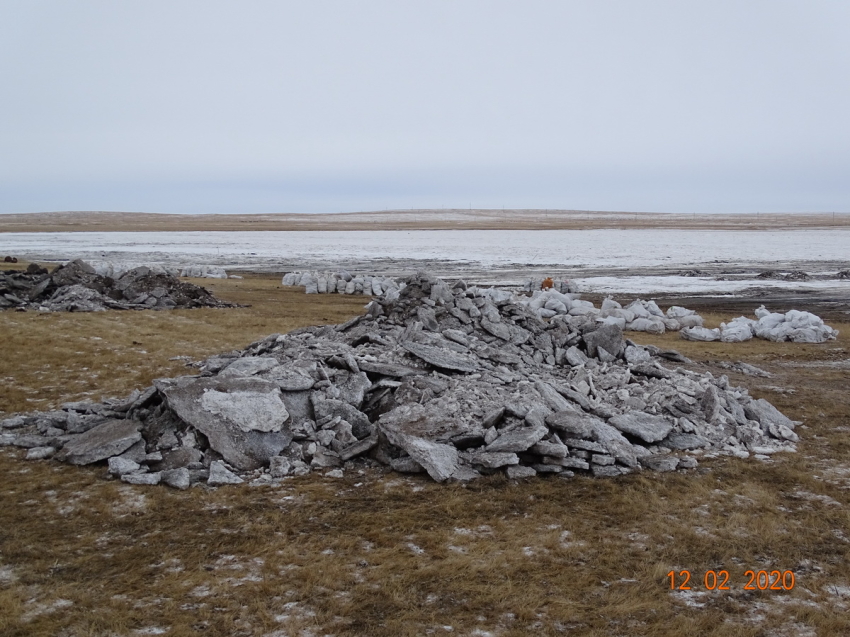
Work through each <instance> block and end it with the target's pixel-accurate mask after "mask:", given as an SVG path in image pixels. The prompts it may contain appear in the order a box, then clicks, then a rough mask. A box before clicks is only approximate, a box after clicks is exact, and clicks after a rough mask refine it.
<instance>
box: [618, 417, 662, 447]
mask: <svg viewBox="0 0 850 637" xmlns="http://www.w3.org/2000/svg"><path fill="white" fill-rule="evenodd" d="M608 424H610V425H613V426H614V427H616V428H617V429H619V430H620V431H622V432H623V433H627V434H629V435H631V436H635V437H636V438H640V439H641V440H643V441H644V442H648V443H653V442H658V441H659V440H663V439H664V438H666V437H667V434H669V433H670V432H671V431H672V430H673V424H672V423H671V422H670V421H669V420H667V419H666V418H663V417H661V416H655V415H653V414H648V413H646V412H643V411H630V412H628V413H626V414H621V415H619V416H614V417H613V418H611V419H610V420H608Z"/></svg>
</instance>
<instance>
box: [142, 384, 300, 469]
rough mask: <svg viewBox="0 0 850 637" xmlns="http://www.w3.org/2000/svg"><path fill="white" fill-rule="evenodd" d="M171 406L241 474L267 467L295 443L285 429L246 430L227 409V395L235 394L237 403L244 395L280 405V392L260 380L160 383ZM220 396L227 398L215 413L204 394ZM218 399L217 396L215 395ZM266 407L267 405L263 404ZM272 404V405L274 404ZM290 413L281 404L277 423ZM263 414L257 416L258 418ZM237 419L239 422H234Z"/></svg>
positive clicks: (221, 399) (220, 399) (219, 402)
mask: <svg viewBox="0 0 850 637" xmlns="http://www.w3.org/2000/svg"><path fill="white" fill-rule="evenodd" d="M158 386H159V387H160V390H161V391H162V392H163V393H164V394H165V398H166V400H167V401H168V405H169V406H170V407H171V408H172V409H173V410H174V411H175V413H176V414H177V415H178V416H179V417H180V418H181V419H182V420H183V421H184V422H186V423H188V424H190V425H192V426H193V427H195V428H196V429H197V430H198V431H200V432H201V433H202V434H204V435H205V436H206V437H207V439H208V440H209V442H210V446H211V447H212V448H213V449H214V450H215V451H217V452H218V453H220V454H221V455H222V457H223V458H224V459H225V460H226V461H227V462H228V463H230V464H231V465H233V466H234V467H236V468H237V469H239V470H240V471H250V470H253V469H257V468H259V467H262V466H264V465H267V464H268V462H269V459H270V458H272V457H274V456H276V455H278V454H279V453H280V452H281V451H282V450H283V449H285V448H286V447H287V446H288V445H289V443H290V442H292V434H291V433H290V431H289V427H288V426H283V425H281V426H280V427H279V428H278V429H279V430H278V431H267V432H264V431H257V430H255V429H249V428H248V427H246V426H245V425H246V422H250V419H249V420H247V421H246V420H245V418H248V416H245V417H244V418H243V417H241V416H238V415H236V414H235V413H231V412H232V411H233V410H232V409H231V408H224V407H222V406H223V405H225V404H226V400H227V395H228V394H233V395H234V401H237V402H239V401H241V400H242V398H240V394H249V395H252V396H253V395H256V394H271V395H272V396H273V397H274V398H272V396H270V397H269V398H268V400H269V401H273V400H274V399H275V398H276V399H277V400H278V401H280V398H279V395H280V390H279V389H278V387H277V385H276V384H275V383H273V382H269V381H266V380H262V379H260V378H245V377H232V378H193V377H188V376H184V377H182V378H178V379H176V381H174V382H171V383H160V384H159V385H158ZM208 392H217V393H218V394H224V396H219V397H218V398H216V399H215V406H216V407H217V408H216V410H215V411H211V410H210V408H209V406H210V401H209V399H206V400H205V399H204V394H206V393H208ZM214 395H215V394H214ZM263 404H264V405H265V403H263ZM270 404H271V403H270ZM265 406H269V405H265ZM261 411H262V410H261ZM285 411H286V409H285V407H284V406H283V403H282V402H281V404H280V408H278V410H277V411H276V412H275V413H276V418H277V422H278V423H279V422H280V418H282V414H283V413H284V412H285ZM258 413H259V412H254V414H253V416H255V417H258ZM234 418H235V421H234Z"/></svg>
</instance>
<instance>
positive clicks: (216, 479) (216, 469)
mask: <svg viewBox="0 0 850 637" xmlns="http://www.w3.org/2000/svg"><path fill="white" fill-rule="evenodd" d="M243 482H244V480H242V478H240V477H239V476H237V475H236V474H235V473H233V472H232V471H231V470H230V469H228V468H227V467H225V466H224V463H223V462H222V461H221V460H214V461H213V462H212V463H210V477H209V478H207V484H208V485H210V486H211V487H218V486H221V485H225V484H242V483H243Z"/></svg>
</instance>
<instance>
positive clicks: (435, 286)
mask: <svg viewBox="0 0 850 637" xmlns="http://www.w3.org/2000/svg"><path fill="white" fill-rule="evenodd" d="M405 283H406V285H405V286H404V288H403V289H402V290H401V291H400V292H399V293H397V294H395V295H388V296H384V297H381V298H379V299H376V300H374V301H372V302H371V303H370V304H369V305H368V306H367V311H366V313H365V314H364V315H363V316H358V317H356V318H354V319H352V320H350V321H348V322H346V323H344V324H341V325H337V326H324V327H306V328H301V329H297V330H294V331H292V332H290V333H288V334H285V335H278V334H273V335H271V336H269V337H267V338H265V339H263V340H261V341H258V342H256V343H253V344H252V345H250V346H249V347H247V348H246V349H245V350H243V351H237V352H232V353H229V354H222V355H219V356H215V357H212V358H209V359H207V360H206V361H204V362H202V363H199V364H198V367H199V374H198V375H195V376H183V377H180V378H172V379H160V380H157V381H155V383H154V385H153V386H152V387H149V388H148V389H146V390H145V391H143V392H138V391H136V392H134V393H133V395H131V396H130V397H128V398H127V399H125V400H107V401H105V402H102V403H70V404H66V405H64V406H63V409H62V410H61V411H53V412H40V413H34V414H28V415H21V416H15V417H13V418H9V419H6V420H4V421H0V429H2V430H3V431H5V432H7V433H4V434H2V435H0V444H4V445H17V446H19V447H26V448H28V449H29V451H28V456H27V457H30V458H46V457H50V456H53V457H55V458H56V459H58V460H62V461H65V462H70V463H72V464H80V465H83V464H91V463H96V462H104V461H107V462H108V464H109V471H110V472H111V473H112V474H114V475H116V476H121V479H122V480H124V481H126V482H130V483H136V484H156V483H159V482H161V481H162V482H164V483H166V484H169V485H171V486H176V487H179V488H186V487H188V486H189V485H190V484H193V483H197V482H204V481H205V482H207V484H210V485H219V484H229V483H238V482H241V481H242V480H243V479H245V478H255V479H259V480H261V481H262V480H271V479H273V478H279V477H283V476H286V475H290V474H295V475H303V474H305V473H307V472H309V471H310V470H313V469H318V470H331V471H335V472H336V473H335V474H333V475H340V470H341V469H342V468H344V466H345V465H346V464H347V463H349V462H366V463H373V464H379V465H386V466H389V467H391V468H392V469H394V470H396V471H401V472H420V471H425V472H427V473H428V474H429V475H430V476H431V477H432V478H433V479H434V480H437V481H444V480H448V479H455V480H470V479H473V478H476V477H479V476H481V475H484V474H489V473H493V472H498V471H504V472H506V474H507V475H508V476H509V477H512V478H519V477H530V476H534V475H536V474H559V475H561V476H572V475H574V474H575V473H587V474H591V475H594V476H618V475H621V474H625V473H630V472H634V471H639V470H641V469H651V470H656V471H671V470H675V469H687V468H693V467H695V466H696V465H697V458H698V457H700V456H706V455H716V454H718V453H721V454H732V455H735V456H739V457H747V456H750V455H751V454H755V455H757V456H759V457H766V456H767V455H769V454H772V453H774V452H778V451H793V450H795V446H794V443H795V442H796V441H797V436H796V434H795V433H794V431H793V429H794V426H795V425H796V424H798V423H795V422H793V421H791V420H789V419H788V418H787V417H785V416H784V415H782V414H781V413H780V412H779V411H777V410H776V409H775V408H774V407H773V406H772V405H771V404H770V403H768V402H767V401H765V400H763V399H762V400H754V399H753V398H752V397H750V396H749V395H748V393H747V390H746V389H743V388H737V387H732V386H730V385H729V383H728V380H727V378H726V377H725V376H721V377H719V378H716V377H714V376H712V375H711V374H710V373H707V372H703V373H700V372H697V371H692V370H689V369H684V368H680V367H677V368H675V369H671V368H670V367H669V366H667V365H665V364H662V363H669V362H670V361H678V362H689V361H687V359H684V358H683V357H682V356H681V355H678V354H677V353H675V352H670V351H663V350H659V349H658V348H654V347H642V346H639V345H636V344H634V343H632V342H631V341H629V340H628V339H625V338H624V337H623V332H622V330H621V329H620V327H619V326H618V325H601V324H600V323H598V322H597V321H596V320H595V319H593V318H589V317H586V316H570V315H566V316H561V315H559V316H557V317H553V318H552V319H551V320H550V321H545V320H542V319H540V318H539V317H538V316H537V315H536V314H535V313H534V312H533V311H532V310H530V309H529V308H527V307H525V306H523V305H522V304H519V303H517V302H516V297H514V296H513V295H511V294H509V293H505V292H503V291H499V290H494V289H480V288H475V287H470V288H467V287H466V285H465V284H464V283H463V282H458V283H456V284H455V285H454V286H452V287H449V285H447V284H446V283H445V282H443V281H441V280H439V279H436V278H433V277H430V276H428V275H425V274H418V275H416V276H413V277H410V278H409V279H407V280H406V281H405ZM240 476H241V477H240Z"/></svg>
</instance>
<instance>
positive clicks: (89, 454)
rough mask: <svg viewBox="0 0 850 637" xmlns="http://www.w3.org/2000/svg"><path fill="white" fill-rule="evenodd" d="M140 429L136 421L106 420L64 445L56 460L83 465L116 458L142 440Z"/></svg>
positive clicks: (139, 424) (140, 425)
mask: <svg viewBox="0 0 850 637" xmlns="http://www.w3.org/2000/svg"><path fill="white" fill-rule="evenodd" d="M141 427H142V423H140V422H138V421H136V420H107V421H106V422H105V423H102V424H100V425H98V426H96V427H93V428H92V429H89V430H88V431H86V432H85V433H82V434H80V435H79V436H77V437H75V438H74V439H73V440H71V441H69V442H68V443H66V444H65V446H64V447H62V449H61V451H60V452H59V453H58V454H57V455H56V459H57V460H61V461H62V462H68V463H70V464H76V465H85V464H91V463H93V462H99V461H101V460H106V459H107V458H111V457H112V456H117V455H119V454H122V453H124V452H125V451H127V449H129V448H130V447H132V446H133V445H134V444H135V443H136V442H138V441H139V440H141V439H142V434H141V433H140V431H139V430H140V429H141Z"/></svg>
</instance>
